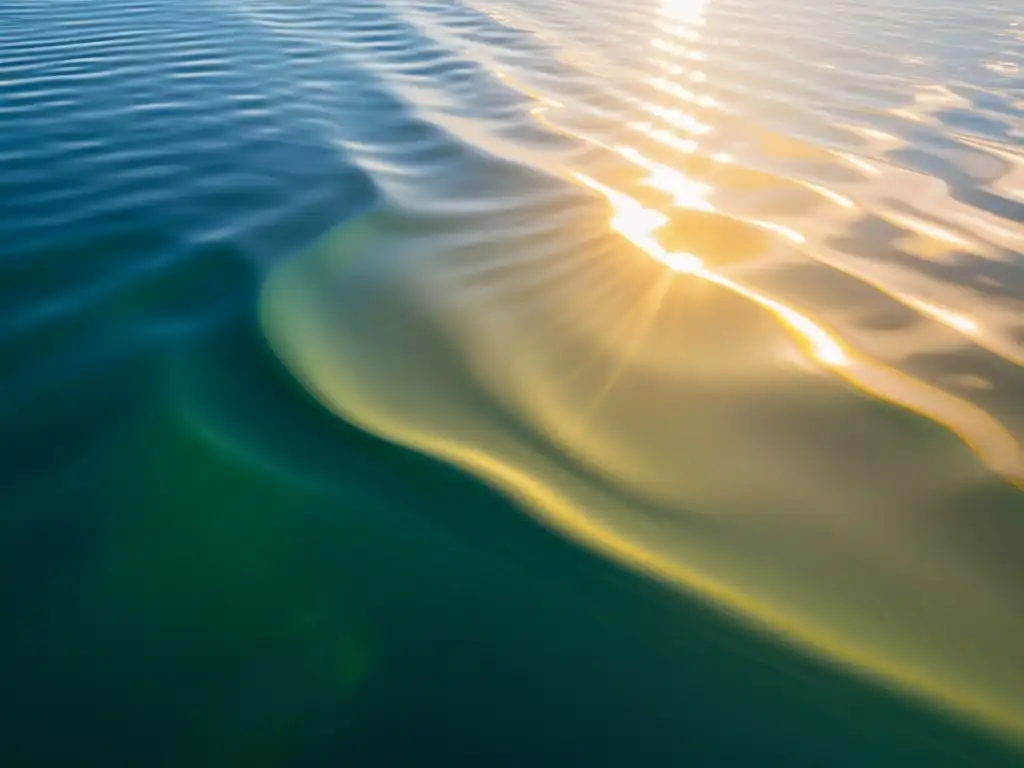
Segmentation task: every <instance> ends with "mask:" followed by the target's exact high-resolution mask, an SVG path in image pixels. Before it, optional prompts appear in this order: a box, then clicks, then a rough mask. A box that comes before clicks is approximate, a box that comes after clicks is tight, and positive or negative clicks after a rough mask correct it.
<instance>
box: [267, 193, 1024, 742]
mask: <svg viewBox="0 0 1024 768" xmlns="http://www.w3.org/2000/svg"><path fill="white" fill-rule="evenodd" d="M492 229H493V230H496V231H507V230H505V228H503V227H501V226H500V221H499V222H495V226H494V227H493V228H492ZM599 230H600V226H599V225H597V224H596V222H594V221H592V220H590V221H588V220H587V219H586V217H581V219H580V221H579V222H578V223H577V226H576V227H575V228H574V227H573V226H570V225H565V224H563V225H562V226H561V227H559V228H558V229H557V230H556V232H555V233H554V234H552V235H550V236H548V237H546V238H543V239H537V238H534V239H530V238H517V237H515V236H509V237H505V238H500V239H499V238H495V239H494V241H493V242H491V243H480V242H476V243H471V244H469V245H467V244H465V243H464V242H463V241H462V240H463V238H462V236H461V235H460V233H459V232H458V231H452V232H445V231H444V230H443V228H442V227H439V226H437V223H436V222H435V224H434V226H433V227H431V228H430V229H425V228H423V227H422V226H421V227H419V228H417V226H416V225H415V223H413V222H409V221H405V220H403V219H402V217H401V215H400V214H396V213H393V212H388V211H382V212H378V213H375V214H371V215H370V216H367V217H364V218H362V219H360V220H357V221H355V222H353V223H351V224H349V225H347V226H346V227H344V228H342V229H341V230H339V231H338V232H335V233H332V234H331V235H329V236H327V237H326V238H325V239H324V240H323V241H322V242H321V243H320V244H319V245H318V246H316V247H314V248H313V249H311V250H310V251H309V252H307V253H306V254H304V255H302V256H300V257H298V258H296V259H295V260H293V261H292V262H289V263H287V264H286V265H284V266H283V267H282V268H281V269H280V271H279V272H278V273H277V274H276V275H274V276H273V277H272V278H271V280H270V282H269V283H268V284H267V286H266V287H265V290H264V298H263V304H264V310H263V318H264V326H265V331H266V333H267V335H268V337H269V339H270V340H271V343H272V344H273V346H274V348H275V350H276V351H277V353H278V354H279V355H280V357H281V358H282V359H283V360H284V361H285V362H286V363H287V364H288V366H289V367H290V368H291V370H292V371H293V372H294V373H295V374H296V376H297V377H298V378H299V379H300V380H301V381H302V382H303V383H304V384H305V385H306V386H307V387H308V388H309V389H310V390H311V391H312V392H314V393H315V394H316V395H317V397H318V398H319V399H320V400H321V401H322V402H324V403H325V404H327V405H328V406H329V407H331V408H332V409H333V410H335V411H336V412H337V413H339V415H341V416H343V417H344V418H346V419H349V420H351V421H353V422H354V423H356V424H358V425H360V426H362V427H364V428H366V429H368V430H370V431H372V432H375V433H377V434H380V435H382V436H384V437H386V438H388V439H390V440H393V441H395V442H398V443H401V444H403V445H407V446H410V447H413V448H416V449H418V450H423V451H426V452H429V453H432V454H434V455H436V456H438V457H441V458H444V459H446V460H449V461H452V462H454V463H456V464H459V465H460V466H463V467H465V468H467V469H469V470H470V471H472V472H474V473H477V474H479V475H480V476H482V477H484V478H485V479H487V480H488V481H489V482H492V483H494V484H495V485H498V486H499V487H501V488H502V489H503V490H504V491H506V492H507V493H509V494H512V495H513V496H515V497H516V498H518V499H520V500H521V501H522V502H523V503H524V504H525V505H526V506H527V507H528V508H530V509H531V510H533V511H534V512H535V513H536V514H537V515H538V516H539V518H540V519H541V520H543V521H544V522H545V523H547V524H548V525H550V526H552V527H553V528H556V529H557V530H560V531H561V532H563V533H565V534H567V535H569V536H571V537H573V538H576V539H578V540H580V541H581V542H583V543H586V544H588V545H589V546H592V547H594V548H596V549H597V550H598V551H600V552H603V553H604V554H606V555H609V556H611V557H613V558H615V559H617V560H619V561H621V562H624V563H626V564H628V565H630V566H632V567H634V568H637V569H640V570H642V571H645V572H648V573H651V574H653V575H656V576H658V577H660V578H663V579H666V580H668V581H670V582H672V583H674V584H676V585H678V586H680V587H683V588H684V589H687V590H689V591H692V592H693V593H696V594H700V595H702V596H704V597H706V598H709V599H711V600H713V601H714V602H716V603H717V604H719V605H720V606H722V607H724V608H727V609H729V610H732V611H735V612H737V613H738V614H739V615H741V616H743V617H745V618H747V619H749V620H751V621H752V622H754V623H757V624H760V625H761V626H763V627H766V628H768V629H770V630H772V631H774V632H778V633H781V634H783V635H784V636H786V637H788V638H790V639H792V640H795V641H797V642H799V643H802V644H803V645H804V646H805V647H808V648H810V649H811V650H813V651H815V652H817V653H821V654H826V655H828V656H829V657H831V658H833V659H835V660H836V661H838V662H840V663H843V664H849V665H853V666H854V667H856V668H859V669H861V670H862V671H864V672H867V673H869V674H872V675H875V676H878V677H880V678H883V679H884V680H886V681H887V682H889V683H891V684H894V685H897V686H899V687H901V688H903V689H905V690H908V691H911V692H913V693H915V694H918V695H921V696H925V697H927V698H929V699H931V700H932V701H933V702H935V703H937V704H939V705H941V706H943V707H948V708H951V709H953V710H956V711H958V712H960V713H962V714H964V715H966V716H968V717H970V718H972V719H976V720H978V721H980V722H982V723H984V724H986V725H988V726H991V727H994V728H996V729H998V730H1001V731H1003V732H1005V733H1011V734H1014V735H1017V736H1020V735H1021V730H1020V727H1021V723H1022V722H1024V698H1022V695H1021V692H1022V691H1024V677H1022V670H1024V663H1022V662H1024V659H1022V657H1021V650H1020V649H1021V648H1022V647H1024V624H1022V622H1021V618H1020V616H1019V612H1018V611H1017V610H1016V608H1015V606H1018V605H1019V604H1020V601H1021V599H1022V597H1024V580H1022V577H1024V571H1022V569H1021V566H1020V563H1019V561H1017V560H1016V554H1015V551H1014V549H1013V548H1012V547H1007V545H1006V542H1008V541H1019V540H1020V536H1021V535H1022V534H1024V516H1022V515H1024V498H1022V497H1021V496H1020V493H1019V492H1018V491H1017V489H1016V488H1015V487H1014V486H1013V485H1012V484H1010V483H1009V482H1007V481H1005V480H1003V479H1001V478H1000V477H999V476H998V475H994V474H992V473H991V472H990V470H989V469H987V468H986V467H985V466H984V464H983V463H982V462H980V461H979V460H978V458H977V456H976V455H975V454H974V453H972V451H971V450H970V449H969V447H968V445H967V444H966V443H965V442H964V439H963V438H961V437H959V436H958V435H957V434H956V433H954V432H952V431H950V429H949V428H948V427H946V426H945V425H944V424H943V423H942V421H943V419H948V420H949V421H950V423H953V424H958V423H959V422H958V420H963V422H964V423H963V424H961V425H960V426H963V428H964V429H965V430H966V431H967V432H970V430H971V428H977V429H978V431H979V433H981V434H982V435H983V436H984V434H985V432H986V430H987V429H989V428H991V429H993V430H996V429H999V428H998V426H997V425H995V424H994V423H993V424H992V425H990V427H987V426H986V425H985V423H984V421H983V419H982V417H981V416H980V415H979V414H980V411H977V410H976V409H975V410H971V409H972V406H970V404H969V403H966V402H964V401H960V400H957V399H956V398H953V397H951V396H947V397H946V399H942V398H939V397H938V396H936V397H935V398H933V399H930V400H928V399H926V402H925V403H924V404H923V405H922V403H921V402H919V401H918V400H917V399H915V398H920V397H921V396H922V395H921V390H920V389H918V388H915V386H912V384H913V382H911V385H908V386H906V387H904V388H902V389H900V388H899V387H894V388H892V389H889V390H886V391H885V394H886V395H887V398H888V399H891V400H894V401H897V402H899V401H901V399H902V401H903V405H905V406H906V407H908V408H910V409H912V410H917V411H919V412H920V413H923V414H925V415H927V416H929V417H931V420H930V419H928V418H925V417H923V416H921V415H918V414H914V413H913V412H912V410H911V411H908V410H904V409H903V408H902V407H900V406H899V405H896V404H888V403H885V402H881V401H878V400H875V399H873V398H872V397H869V396H867V393H865V392H864V391H862V390H861V389H859V388H858V387H857V386H856V384H857V383H858V379H857V377H856V375H851V374H850V373H848V372H847V371H845V370H844V368H845V367H846V366H847V365H849V366H851V367H852V366H855V365H856V361H855V360H854V359H852V358H851V359H850V360H849V361H847V360H842V361H837V360H825V361H822V360H818V359H815V357H814V356H813V351H814V348H813V345H811V346H810V347H808V345H807V333H806V331H807V329H806V328H803V327H802V325H801V324H800V323H798V322H796V321H794V320H793V318H792V317H788V316H787V315H786V314H785V313H784V312H782V311H781V310H779V309H777V307H776V306H775V304H774V300H772V299H770V298H763V299H762V300H760V301H759V300H756V299H757V297H758V295H757V294H754V295H753V297H752V296H751V295H747V294H744V293H743V292H742V291H737V290H733V289H731V288H730V287H729V286H728V285H723V284H719V283H715V282H713V281H710V280H707V279H704V278H702V277H701V276H700V274H697V273H690V274H688V273H685V272H684V273H680V272H677V271H673V270H671V269H667V268H666V267H665V265H663V264H662V263H660V262H658V261H656V260H652V259H650V258H648V256H647V254H645V253H644V251H642V250H641V249H638V248H634V247H632V246H630V245H629V244H627V243H624V242H623V241H622V240H621V239H619V238H618V237H617V236H615V235H614V233H611V232H609V233H608V234H607V235H600V236H598V235H594V234H593V233H594V232H595V231H599ZM800 317H803V316H800ZM787 321H788V322H787ZM807 322H811V321H809V320H808V321H807ZM808 352H811V353H812V354H810V355H809V354H808ZM902 381H903V378H899V379H897V382H902ZM869 383H870V382H869Z"/></svg>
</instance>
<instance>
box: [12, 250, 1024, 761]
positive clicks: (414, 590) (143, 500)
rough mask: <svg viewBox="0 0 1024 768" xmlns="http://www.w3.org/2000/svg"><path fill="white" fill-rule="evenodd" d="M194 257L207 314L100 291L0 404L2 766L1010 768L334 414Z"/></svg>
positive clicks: (191, 288)
mask: <svg viewBox="0 0 1024 768" xmlns="http://www.w3.org/2000/svg"><path fill="white" fill-rule="evenodd" d="M196 258H197V261H196V268H195V269H194V270H193V271H190V272H189V273H188V274H187V276H185V277H183V278H182V280H180V281H178V282H177V283H176V286H175V288H174V290H173V291H172V294H173V295H174V296H176V297H177V298H178V299H181V298H182V297H183V296H187V295H190V293H191V295H193V296H205V297H206V299H205V301H198V302H197V304H194V305H192V306H190V307H189V310H188V312H185V313H184V314H183V315H180V316H185V315H189V314H192V315H194V314H196V312H195V310H196V307H197V306H199V305H200V304H202V305H203V306H204V308H205V309H206V310H207V311H208V316H218V313H217V312H213V313H212V314H209V311H211V310H213V309H215V308H217V306H218V304H219V303H220V304H221V305H222V306H221V307H220V309H221V310H223V311H222V312H220V313H219V317H220V320H219V321H218V322H216V323H207V324H205V325H199V326H193V327H192V328H191V329H190V330H189V331H188V332H181V327H182V326H180V325H175V324H173V323H170V324H168V323H166V322H165V323H164V324H163V325H161V323H159V322H156V320H155V318H154V316H153V315H149V316H144V315H143V314H140V312H139V308H140V307H145V308H147V311H150V312H151V311H152V308H153V307H154V306H155V304H154V302H153V301H152V300H151V299H152V297H148V296H147V297H146V298H145V301H140V302H138V303H136V302H132V301H125V302H124V303H122V304H120V305H117V304H116V302H115V303H113V304H112V303H110V302H107V303H105V304H104V303H102V302H100V303H99V304H97V305H95V306H94V308H93V309H94V312H95V313H98V314H97V315H96V316H95V318H92V319H90V318H91V317H92V315H90V317H83V316H78V317H77V318H76V319H75V321H74V322H65V323H63V324H60V325H59V327H54V328H52V329H51V330H50V331H49V333H50V334H51V335H50V337H49V339H50V341H49V343H50V344H52V345H55V346H53V347H52V348H51V351H52V349H57V348H60V349H62V350H64V351H65V352H67V351H68V349H69V348H72V349H74V350H76V352H77V354H78V356H79V357H81V358H82V359H83V360H84V361H87V362H88V363H89V364H88V365H85V364H84V363H83V365H82V366H79V367H77V368H76V367H75V366H70V367H68V368H67V370H66V371H65V372H64V373H63V374H62V375H60V376H48V377H47V380H48V381H50V382H51V384H50V385H49V386H48V387H46V388H43V389H41V388H39V387H38V386H35V387H30V386H29V385H28V384H25V385H24V389H23V390H22V392H23V394H22V397H21V399H20V400H19V399H18V398H16V397H13V396H10V395H9V396H8V397H7V398H5V400H6V402H7V403H9V404H13V403H20V405H18V407H17V408H14V407H13V405H12V407H10V408H5V410H4V422H5V430H4V462H3V466H4V467H5V477H4V496H5V501H4V504H3V509H4V514H3V517H2V520H0V527H2V536H0V568H2V571H3V573H2V578H0V583H2V584H3V585H4V591H3V592H2V597H0V616H2V620H3V625H4V626H5V627H6V628H7V631H6V632H5V634H4V637H3V638H2V640H0V677H2V679H3V680H4V687H5V696H4V704H3V708H2V711H0V723H2V725H0V729H2V731H3V733H4V734H5V738H4V740H3V745H2V747H0V750H2V752H3V753H4V754H3V758H4V764H6V765H12V766H13V765H17V766H29V765H71V764H73V765H77V766H91V765H96V766H99V765H105V766H106V765H148V766H205V765H210V766H214V765H216V766H231V765H238V766H241V765H246V766H268V767H269V766H282V767H283V766H300V765H310V766H321V765H322V766H328V765H342V764H358V765H450V764H452V763H453V762H458V763H460V764H469V765H509V766H512V765H522V764H525V763H529V764H532V765H556V764H564V763H565V762H569V763H574V764H575V763H583V762H587V763H592V764H598V765H624V764H646V765H655V764H672V763H675V762H678V763H680V764H729V763H735V764H739V765H754V764H757V765H776V764H778V765H783V764H785V765H835V766H839V765H850V766H861V765H883V764H893V765H896V764H900V765H905V764H908V762H910V763H911V764H927V765H933V766H938V765H976V764H985V765H989V766H996V765H1011V764H1012V763H1013V761H1014V756H1013V755H1012V754H1011V753H1010V752H1008V751H1004V748H1003V747H1000V746H999V745H997V744H995V743H992V742H990V741H988V740H986V739H985V738H984V737H982V736H980V735H978V734H976V733H974V732H972V731H969V730H966V729H963V730H962V726H960V725H956V724H954V723H952V722H950V721H946V720H945V719H943V718H941V717H939V716H938V715H935V714H933V713H926V712H924V711H922V710H919V709H918V708H916V707H915V706H913V705H910V704H908V703H906V702H904V701H902V700H899V699H898V698H896V697H894V696H892V695H891V694H890V693H888V692H885V691H882V690H880V689H876V688H872V687H870V686H868V685H867V684H865V683H863V682H860V681H854V680H852V679H849V678H847V677H845V676H844V675H842V674H841V673H839V672H837V671H835V670H834V669H829V668H826V667H825V666H823V665H820V664H818V663H816V662H813V661H811V660H808V659H807V658H804V657H802V656H801V655H800V654H798V653H797V652H795V651H792V650H788V649H784V648H782V647H781V646H776V645H775V644H773V643H772V642H771V641H769V640H766V639H764V638H761V637H756V636H754V635H752V634H750V633H749V632H748V631H746V630H744V629H741V628H739V627H738V626H736V625H734V624H733V623H732V622H731V621H730V620H727V619H725V618H722V617H720V616H718V615H717V614H716V613H714V612H712V611H710V610H708V609H706V608H705V607H703V606H701V605H699V604H696V603H692V602H688V601H686V600H685V599H683V598H682V597H680V596H679V595H677V594H675V593H673V592H670V591H668V590H667V589H665V588H663V587H662V586H660V585H658V584H655V583H652V582H650V581H647V580H646V579H644V578H642V577H640V576H636V575H633V574H630V573H627V572H624V571H622V570H620V569H619V568H617V567H616V566H614V565H613V564H611V563H609V562H606V561H604V560H602V559H600V558H598V557H597V556H594V555H592V554H590V553H588V552H585V551H583V550H581V549H579V548H577V547H575V546H574V545H572V544H570V543H569V542H567V541H564V540H562V539H560V538H557V537H555V536H554V535H552V534H551V533H549V532H547V531H546V530H544V529H542V528H541V527H540V526H538V525H537V524H536V523H535V522H534V521H533V520H532V519H531V518H529V517H528V516H525V515H523V514H522V513H521V512H520V511H519V510H518V509H516V508H514V507H513V506H512V505H511V504H510V503H509V502H507V501H506V500H504V499H503V498H501V497H500V496H498V495H496V494H495V493H493V492H492V491H490V490H489V489H487V488H485V487H484V486H482V485H481V484H479V483H478V482H476V481H475V480H473V479H472V478H469V477H467V476H465V475H463V474H460V473H459V472H457V471H455V470H453V469H450V468H448V467H445V466H442V465H440V464H438V463H436V462H435V461H433V460H431V459H429V458H426V457H422V456H418V455H414V454H412V453H410V452H407V451H405V450H403V449H401V448H398V447H395V446H391V445H388V444H386V443H384V442H382V441H379V440H377V439H376V438H373V437H370V436H368V435H366V434H364V433H362V432H360V431H358V430H356V429H355V428H353V427H350V426H348V425H346V424H344V423H342V422H340V421H339V420H337V419H336V418H335V417H334V416H333V415H331V414H329V413H328V412H326V411H325V410H324V409H323V408H322V407H321V406H320V405H318V404H317V403H316V402H315V401H313V400H312V399H311V398H310V397H309V396H308V395H307V394H306V393H305V392H304V391H303V390H302V389H301V388H300V387H299V386H298V385H297V384H296V383H295V382H294V381H293V380H292V378H291V377H290V376H289V375H288V373H287V372H285V371H284V370H283V369H282V367H281V366H280V365H279V364H278V362H277V361H276V359H275V358H274V357H273V355H272V354H271V353H270V351H269V350H268V349H267V347H266V345H265V343H264V341H263V339H262V337H261V334H260V331H259V328H258V325H257V323H256V317H255V314H256V310H255V308H254V305H255V301H256V279H255V274H254V273H253V271H252V270H251V268H249V267H247V266H245V265H244V262H243V261H242V260H241V259H238V258H236V257H233V256H232V254H231V252H230V251H215V252H213V253H212V254H207V258H205V259H204V258H203V257H201V256H197V257H196ZM211 280H212V281H213V283H215V284H216V285H215V287H216V290H212V291H209V292H206V293H204V292H203V291H202V289H203V288H204V286H205V287H211V286H212V285H213V283H211V282H210V281H211ZM169 290H170V289H169ZM225 296H232V297H234V299H232V300H231V302H229V303H228V304H223V301H224V299H223V297H225ZM217 297H220V298H217ZM239 297H245V301H244V302H242V301H239ZM179 308H180V306H179ZM104 313H108V314H104ZM100 315H103V317H102V318H100ZM174 315H175V313H173V312H172V313H166V314H165V315H164V316H163V317H164V319H165V320H166V318H167V317H170V316H174ZM160 327H164V328H165V329H166V328H168V327H175V328H177V329H178V331H179V332H176V333H169V332H168V333H163V334H159V333H157V334H153V333H149V334H148V335H147V333H142V329H144V328H149V329H153V328H160ZM86 328H94V329H95V330H94V332H93V333H85V332H84V330H83V329H86ZM126 329H127V330H126ZM133 335H134V336H135V337H136V338H134V339H133ZM4 354H5V357H6V359H7V361H9V362H10V363H17V364H18V366H19V368H20V369H22V370H24V371H26V374H25V375H26V376H27V375H28V374H29V372H30V369H31V366H30V365H28V361H29V357H30V350H29V349H28V348H20V349H19V348H17V346H16V345H15V347H11V346H10V344H8V345H6V346H5V350H4ZM74 357H75V356H74V355H71V354H68V356H67V358H68V359H69V360H73V359H74ZM14 381H15V382H17V381H19V379H17V378H15V379H14ZM26 381H27V379H26ZM12 386H13V385H12ZM25 393H28V394H25ZM42 479H45V480H42ZM40 486H41V487H42V490H41V491H36V490H35V489H36V488H38V487H40Z"/></svg>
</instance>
